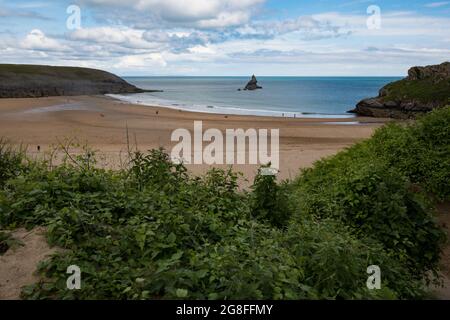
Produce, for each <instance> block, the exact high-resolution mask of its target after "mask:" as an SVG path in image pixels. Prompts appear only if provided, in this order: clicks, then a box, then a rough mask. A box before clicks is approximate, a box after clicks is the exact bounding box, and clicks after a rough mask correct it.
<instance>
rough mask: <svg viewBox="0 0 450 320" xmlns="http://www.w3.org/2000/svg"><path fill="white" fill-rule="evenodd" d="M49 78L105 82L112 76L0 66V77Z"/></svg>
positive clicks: (83, 70)
mask: <svg viewBox="0 0 450 320" xmlns="http://www.w3.org/2000/svg"><path fill="white" fill-rule="evenodd" d="M8 74H9V75H11V74H14V75H16V76H17V75H20V76H50V77H58V78H63V79H83V80H107V79H111V77H113V75H111V74H110V73H108V72H105V71H102V70H97V69H89V68H79V67H59V66H42V65H25V64H0V75H4V76H5V77H6V76H7V75H8Z"/></svg>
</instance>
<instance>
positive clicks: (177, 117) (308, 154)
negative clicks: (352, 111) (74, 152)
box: [0, 96, 388, 180]
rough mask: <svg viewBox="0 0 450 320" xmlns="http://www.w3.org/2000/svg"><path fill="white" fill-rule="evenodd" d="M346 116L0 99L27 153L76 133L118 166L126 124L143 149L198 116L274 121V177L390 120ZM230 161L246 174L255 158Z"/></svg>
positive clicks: (3, 121)
mask: <svg viewBox="0 0 450 320" xmlns="http://www.w3.org/2000/svg"><path fill="white" fill-rule="evenodd" d="M348 120H349V119H339V118H337V119H333V118H325V119H324V118H281V117H267V116H248V115H227V114H210V113H201V112H190V111H182V110H175V109H171V108H164V107H154V106H153V107H152V106H143V105H136V104H130V103H126V102H123V101H121V100H117V99H114V98H112V97H108V96H65V97H64V96H61V97H47V98H24V99H0V137H4V138H7V139H9V140H10V141H11V142H12V143H13V144H16V145H19V144H24V145H27V146H28V153H29V154H31V155H32V156H42V154H44V153H45V152H48V151H49V150H51V148H52V147H53V146H54V145H55V144H58V143H60V142H61V141H64V140H65V139H76V140H78V142H83V143H84V142H85V143H87V144H88V145H89V146H90V147H92V148H93V149H94V150H98V151H99V153H100V154H101V155H102V157H104V158H105V161H104V163H102V165H104V166H106V167H111V168H116V167H118V166H119V164H120V161H121V159H120V158H121V156H122V155H123V154H124V152H125V151H126V150H127V130H128V133H129V138H130V140H131V142H132V144H133V145H134V144H137V148H138V149H139V150H141V151H145V150H150V149H155V148H159V147H164V148H165V149H166V150H170V149H171V147H173V146H174V145H175V144H176V142H172V141H171V133H172V132H173V131H174V130H176V129H179V128H185V129H187V130H189V131H190V132H192V130H193V122H194V121H202V122H203V127H204V130H207V129H209V128H217V129H219V130H220V131H222V132H224V131H225V130H226V129H239V128H242V129H244V130H246V129H248V128H255V129H275V128H277V129H280V174H279V179H287V178H294V177H295V176H296V175H297V173H298V172H299V170H300V168H305V167H309V166H311V165H312V163H313V162H315V161H316V160H319V159H320V158H323V157H326V156H330V155H333V154H335V153H337V152H339V151H341V150H343V149H345V148H346V147H349V146H351V145H352V144H354V143H356V142H359V141H361V140H364V139H366V138H369V137H370V136H371V135H372V134H373V132H374V130H375V129H376V128H378V127H380V126H382V125H383V124H384V123H385V122H386V121H388V120H387V119H379V118H377V119H375V118H364V117H354V118H351V119H350V120H351V122H352V123H350V124H345V123H346V122H349V121H348ZM355 121H358V124H354V123H353V122H355ZM359 122H361V123H359ZM343 124H345V125H343ZM37 146H40V151H39V152H38V151H37ZM187 167H188V169H189V170H190V171H192V172H193V173H194V174H203V173H205V172H206V171H207V170H208V169H210V168H211V166H209V165H206V164H202V165H187ZM215 167H222V168H225V167H227V166H226V165H215ZM233 168H234V170H236V171H240V172H242V173H244V176H245V177H246V178H247V179H248V180H252V178H253V177H254V175H255V173H256V171H257V168H258V166H257V165H235V166H233Z"/></svg>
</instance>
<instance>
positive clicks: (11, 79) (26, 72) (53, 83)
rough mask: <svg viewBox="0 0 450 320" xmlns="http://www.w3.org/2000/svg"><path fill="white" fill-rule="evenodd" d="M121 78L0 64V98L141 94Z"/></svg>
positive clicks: (98, 72) (96, 72) (84, 71)
mask: <svg viewBox="0 0 450 320" xmlns="http://www.w3.org/2000/svg"><path fill="white" fill-rule="evenodd" d="M146 91H148V90H142V89H139V88H137V87H135V86H133V85H131V84H129V83H128V82H126V81H125V80H123V79H121V78H120V77H118V76H116V75H114V74H112V73H109V72H106V71H102V70H96V69H88V68H78V67H55V66H41V65H14V64H0V98H38V97H49V96H76V95H96V94H109V93H115V94H120V93H141V92H146Z"/></svg>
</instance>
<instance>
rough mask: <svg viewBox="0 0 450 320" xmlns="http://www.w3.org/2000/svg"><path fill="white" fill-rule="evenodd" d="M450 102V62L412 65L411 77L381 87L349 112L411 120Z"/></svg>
mask: <svg viewBox="0 0 450 320" xmlns="http://www.w3.org/2000/svg"><path fill="white" fill-rule="evenodd" d="M449 103H450V62H444V63H442V64H440V65H432V66H426V67H413V68H411V69H409V71H408V77H406V78H405V79H402V80H400V81H396V82H393V83H390V84H388V85H386V86H385V87H383V88H381V90H380V92H379V95H378V97H375V98H369V99H364V100H362V101H360V102H359V103H358V104H357V105H356V108H355V109H354V110H351V111H350V112H353V113H356V114H358V115H361V116H369V117H383V118H398V119H409V118H415V117H416V116H417V115H420V114H423V113H426V112H429V111H431V110H433V109H435V108H441V107H444V106H446V105H448V104H449Z"/></svg>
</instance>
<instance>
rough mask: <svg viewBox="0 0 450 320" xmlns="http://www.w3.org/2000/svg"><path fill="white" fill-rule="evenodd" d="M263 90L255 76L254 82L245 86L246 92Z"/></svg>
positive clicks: (253, 77)
mask: <svg viewBox="0 0 450 320" xmlns="http://www.w3.org/2000/svg"><path fill="white" fill-rule="evenodd" d="M257 89H262V87H260V86H258V80H256V77H255V75H253V76H252V80H250V81H249V82H248V83H247V85H246V86H245V88H244V90H257Z"/></svg>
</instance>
